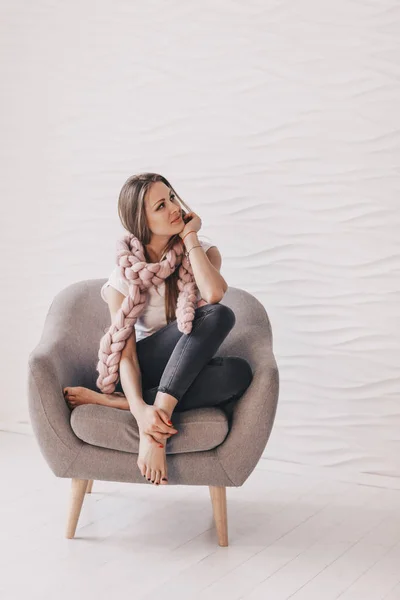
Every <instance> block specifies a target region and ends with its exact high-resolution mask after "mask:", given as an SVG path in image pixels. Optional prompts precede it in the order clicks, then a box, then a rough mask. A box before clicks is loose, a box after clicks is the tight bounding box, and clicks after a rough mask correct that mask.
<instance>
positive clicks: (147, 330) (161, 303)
mask: <svg viewBox="0 0 400 600" xmlns="http://www.w3.org/2000/svg"><path fill="white" fill-rule="evenodd" d="M198 238H199V242H200V244H201V246H202V247H203V250H204V252H207V250H208V249H209V248H211V246H214V244H211V243H209V242H206V241H205V240H203V239H200V236H198ZM177 268H179V267H177ZM108 285H111V286H112V287H113V288H115V289H116V290H118V291H119V292H121V294H124V296H128V294H129V286H128V283H127V282H126V281H125V280H124V279H123V278H122V277H121V275H120V273H119V268H118V266H117V265H116V266H115V268H114V270H113V271H112V273H111V275H110V277H109V279H108V280H107V281H106V283H105V284H104V285H103V286H102V288H101V290H100V295H101V297H102V298H103V300H104V302H107V300H106V298H105V295H104V289H105V288H106V287H107V286H108ZM200 298H201V296H200V292H199V291H198V292H197V302H198V301H199V300H200ZM166 324H167V319H166V315H165V282H164V283H161V284H160V285H159V286H158V288H157V289H156V288H155V287H154V286H152V287H150V288H149V289H148V290H147V299H146V304H145V307H144V309H143V312H142V313H141V315H140V316H139V317H138V318H137V320H136V323H135V333H136V341H139V340H141V339H142V338H145V337H147V336H149V335H151V334H153V333H155V332H156V331H157V330H158V329H161V328H162V327H164V326H165V325H166Z"/></svg>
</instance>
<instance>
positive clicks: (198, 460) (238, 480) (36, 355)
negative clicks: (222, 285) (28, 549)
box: [27, 279, 279, 546]
mask: <svg viewBox="0 0 400 600" xmlns="http://www.w3.org/2000/svg"><path fill="white" fill-rule="evenodd" d="M104 282H105V279H91V280H87V281H80V282H77V283H74V284H72V285H69V286H68V287H66V288H65V289H63V290H62V291H61V292H59V293H58V294H57V295H56V297H55V298H54V300H53V302H52V304H51V306H50V308H49V311H48V313H47V316H46V319H45V323H44V328H43V332H42V336H41V339H40V341H39V343H38V344H37V346H36V347H35V348H34V350H33V351H32V352H31V354H30V355H29V361H28V382H27V388H28V390H27V391H28V401H29V413H30V418H31V423H32V427H33V431H34V435H35V437H36V439H37V442H38V444H39V448H40V451H41V453H42V455H43V457H44V459H45V460H46V462H47V464H48V465H49V467H50V469H51V470H52V471H53V473H54V474H55V475H56V476H57V477H68V478H71V480H72V486H71V501H70V510H69V515H68V521H67V530H66V537H68V538H73V537H74V535H75V531H76V527H77V523H78V519H79V514H80V511H81V507H82V502H83V500H84V497H85V494H86V493H90V491H91V489H92V484H93V480H95V479H98V480H104V481H118V482H132V483H142V484H143V483H145V484H146V485H154V484H149V483H148V481H147V480H146V479H144V478H143V476H142V474H141V473H140V470H139V467H138V466H137V464H136V461H137V453H138V449H139V433H138V428H137V423H136V420H135V418H134V417H133V415H132V414H131V413H130V411H128V410H121V409H117V408H110V407H104V406H100V405H94V404H90V405H81V406H77V407H76V408H74V409H73V410H72V411H71V409H70V408H69V407H68V405H67V403H66V401H65V399H64V396H63V388H64V387H66V386H71V387H72V386H84V387H88V388H91V389H94V390H97V391H99V390H98V389H97V387H96V384H95V382H96V379H97V375H98V374H97V371H96V365H97V352H98V348H99V341H100V338H101V336H102V335H103V334H104V333H105V331H106V330H107V328H108V327H109V324H110V313H109V309H108V306H107V304H106V303H105V302H104V301H103V300H102V299H101V297H100V288H101V286H102V284H103V283H104ZM221 304H225V305H227V306H230V307H231V308H232V310H233V311H234V312H235V316H236V322H235V325H234V327H233V329H232V330H231V331H230V332H229V334H228V336H227V337H226V338H225V340H224V342H223V344H222V345H221V346H220V348H219V349H218V352H217V353H216V355H217V356H224V355H225V356H240V357H243V358H245V359H246V360H247V361H248V362H249V364H250V365H251V368H252V371H253V379H252V382H251V384H250V386H249V387H248V388H247V390H246V391H245V392H244V394H243V395H242V396H241V397H239V398H236V399H234V400H233V401H231V402H227V403H225V404H224V405H222V406H220V407H212V408H201V409H193V410H189V411H184V412H182V413H179V412H175V413H174V425H175V426H176V428H177V429H178V431H179V434H178V435H176V436H172V437H171V438H170V439H169V440H168V443H167V448H166V452H167V463H168V484H167V485H207V486H209V490H210V496H211V501H212V506H213V514H214V520H215V525H216V529H217V535H218V543H219V545H220V546H227V545H228V531H227V508H226V488H227V487H232V486H241V485H242V484H243V483H244V482H245V481H246V479H247V478H248V477H249V475H250V474H251V472H252V471H253V470H254V468H255V466H256V464H257V462H258V460H259V459H260V457H261V455H262V453H263V451H264V449H265V447H266V444H267V442H268V439H269V436H270V433H271V429H272V425H273V422H274V418H275V414H276V408H277V402H278V394H279V372H278V368H277V364H276V361H275V357H274V354H273V345H272V331H271V326H270V322H269V319H268V316H267V313H266V311H265V309H264V307H263V305H262V304H261V303H260V302H259V301H258V300H257V299H256V298H254V296H252V295H251V294H249V293H248V292H246V291H244V290H241V289H239V288H234V287H230V288H228V290H227V292H226V293H225V296H224V297H223V299H222V301H221ZM157 489H158V488H157Z"/></svg>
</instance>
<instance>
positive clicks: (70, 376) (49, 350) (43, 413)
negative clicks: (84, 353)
mask: <svg viewBox="0 0 400 600" xmlns="http://www.w3.org/2000/svg"><path fill="white" fill-rule="evenodd" d="M61 348H62V340H58V343H57V341H51V342H50V341H47V342H40V343H39V344H38V345H37V346H36V348H35V349H34V350H33V351H32V352H31V354H30V355H29V358H28V376H27V393H28V406H29V415H30V419H31V423H32V428H33V431H34V434H35V437H36V439H37V441H38V444H39V448H40V451H41V453H42V455H43V456H44V458H45V460H46V462H47V463H48V465H49V467H50V468H51V470H52V471H53V473H54V474H55V475H57V477H63V476H64V473H66V472H67V471H68V469H69V467H70V465H71V463H72V462H73V461H74V460H75V459H76V457H77V456H78V454H79V452H80V450H81V448H82V447H83V446H84V443H83V442H82V441H81V440H80V439H79V438H78V437H77V436H76V435H75V434H74V432H73V430H72V428H71V425H70V414H71V411H70V409H69V407H68V405H67V403H66V401H65V399H64V395H63V388H64V387H65V386H70V385H75V383H74V382H75V381H76V382H77V381H78V373H77V369H76V366H75V365H74V364H73V363H72V362H70V361H68V359H66V357H64V356H63V353H62V352H61Z"/></svg>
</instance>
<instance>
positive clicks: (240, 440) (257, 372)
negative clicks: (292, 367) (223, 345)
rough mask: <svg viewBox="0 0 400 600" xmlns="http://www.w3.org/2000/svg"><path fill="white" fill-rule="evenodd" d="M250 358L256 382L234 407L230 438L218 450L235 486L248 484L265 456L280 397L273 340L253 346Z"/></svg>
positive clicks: (220, 459)
mask: <svg viewBox="0 0 400 600" xmlns="http://www.w3.org/2000/svg"><path fill="white" fill-rule="evenodd" d="M248 358H249V362H250V364H252V368H253V380H252V382H251V384H250V386H249V387H248V388H247V390H246V391H245V393H244V394H243V396H241V398H240V399H239V400H238V401H237V403H236V404H235V406H234V409H233V413H232V422H231V427H230V430H229V434H228V436H227V437H226V438H225V440H224V442H223V443H222V444H221V445H220V446H218V447H217V448H216V451H217V456H218V459H219V461H220V462H221V464H222V466H223V468H224V470H225V472H226V474H227V475H228V477H229V478H230V479H231V481H232V483H233V485H234V486H241V485H242V484H243V483H244V482H245V481H246V479H247V478H248V477H249V475H250V474H251V473H252V471H253V470H254V468H255V467H256V465H257V463H258V461H259V459H260V457H261V455H262V453H263V452H264V450H265V447H266V445H267V442H268V439H269V436H270V434H271V430H272V426H273V423H274V420H275V415H276V409H277V404H278V397H279V371H278V367H277V364H276V360H275V357H274V354H273V351H272V345H271V340H265V343H264V344H262V345H260V344H259V343H256V344H255V345H253V346H252V352H251V357H250V356H249V357H248Z"/></svg>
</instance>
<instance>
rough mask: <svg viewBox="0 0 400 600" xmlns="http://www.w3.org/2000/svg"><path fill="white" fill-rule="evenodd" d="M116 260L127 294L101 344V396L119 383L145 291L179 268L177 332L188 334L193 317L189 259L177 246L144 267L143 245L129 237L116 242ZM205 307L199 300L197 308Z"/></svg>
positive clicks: (194, 293)
mask: <svg viewBox="0 0 400 600" xmlns="http://www.w3.org/2000/svg"><path fill="white" fill-rule="evenodd" d="M116 258H117V260H116V263H117V265H118V267H119V272H120V275H121V277H122V278H123V279H124V280H125V281H126V282H127V284H128V288H129V294H128V296H126V298H125V299H124V300H123V302H122V304H121V308H120V309H119V310H118V312H117V314H116V315H115V319H114V322H113V323H112V324H111V326H110V328H109V329H108V331H107V333H106V334H105V335H104V336H103V337H102V338H101V340H100V348H99V352H98V358H99V361H98V363H97V371H98V373H99V376H98V378H97V381H96V385H97V387H98V388H99V389H100V390H101V391H102V392H103V393H104V394H112V393H113V392H114V391H115V386H116V384H117V383H118V381H119V375H118V370H119V362H120V359H121V354H122V350H123V349H124V347H125V344H126V342H127V340H128V339H129V337H130V335H131V333H132V330H133V327H134V325H135V323H136V321H137V318H138V317H139V316H140V314H141V313H142V312H143V310H144V308H145V304H146V298H147V293H148V290H149V288H150V287H151V286H154V287H158V286H159V285H160V284H162V283H163V281H164V280H165V279H166V278H167V277H168V276H169V275H171V273H173V271H175V269H176V267H177V266H179V265H180V267H179V279H178V280H177V285H178V289H179V294H178V300H177V306H176V313H175V314H176V319H177V326H178V329H179V331H181V332H182V333H186V334H188V333H190V332H191V330H192V321H193V319H194V314H195V303H196V301H197V291H198V287H197V285H196V281H195V279H194V276H193V270H192V267H191V265H190V258H189V255H187V254H186V253H184V252H183V247H182V244H181V243H180V242H177V243H176V244H174V246H173V247H172V248H171V249H170V250H169V251H168V253H167V255H166V256H165V258H164V259H163V260H161V261H160V262H156V263H147V262H146V258H145V254H144V249H143V245H142V243H141V242H140V241H139V240H138V238H137V237H136V236H134V235H133V234H131V233H129V234H127V235H124V236H123V237H122V238H120V239H119V240H117V257H116ZM202 304H206V302H204V300H200V301H199V303H198V306H200V305H202Z"/></svg>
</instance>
